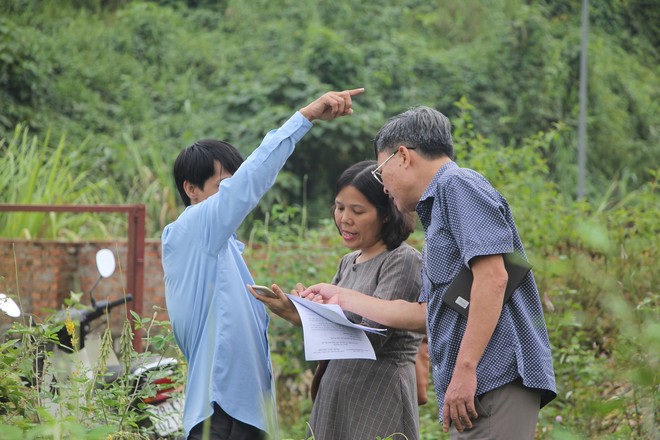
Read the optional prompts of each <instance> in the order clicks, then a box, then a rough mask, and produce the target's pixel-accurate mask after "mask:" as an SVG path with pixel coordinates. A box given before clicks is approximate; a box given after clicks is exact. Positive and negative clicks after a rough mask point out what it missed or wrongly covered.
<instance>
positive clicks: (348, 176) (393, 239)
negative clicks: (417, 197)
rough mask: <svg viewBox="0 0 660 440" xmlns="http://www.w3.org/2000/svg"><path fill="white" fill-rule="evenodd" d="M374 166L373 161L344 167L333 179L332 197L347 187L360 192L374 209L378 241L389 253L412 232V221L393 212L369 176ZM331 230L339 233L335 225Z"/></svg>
mask: <svg viewBox="0 0 660 440" xmlns="http://www.w3.org/2000/svg"><path fill="white" fill-rule="evenodd" d="M376 165H377V163H376V161H375V160H364V161H362V162H358V163H356V164H354V165H351V166H350V167H348V168H347V169H346V170H345V171H344V172H343V173H342V174H341V176H339V179H337V185H336V188H335V197H337V194H339V192H340V191H341V190H342V189H344V188H345V187H347V186H352V187H354V188H355V189H357V190H358V191H360V193H362V195H364V197H365V198H366V199H367V200H368V201H369V203H371V204H372V205H373V206H374V207H375V208H376V211H377V212H378V217H379V218H380V219H382V221H383V226H382V228H381V230H380V238H381V239H382V240H383V242H384V243H385V246H386V247H387V249H388V250H392V249H396V248H398V247H399V246H400V245H401V243H403V242H404V241H405V240H406V239H407V238H408V237H409V236H410V234H411V233H412V232H413V231H414V230H415V221H414V219H413V217H412V215H411V214H408V213H403V212H401V211H399V210H398V209H397V208H396V206H395V205H394V202H392V199H390V197H389V196H388V195H387V194H385V191H383V185H382V184H381V183H380V182H379V181H378V180H376V178H375V177H374V176H373V175H372V174H371V171H373V170H375V169H376ZM333 210H334V203H333ZM333 217H334V216H333ZM335 226H337V230H339V226H338V225H337V224H336V223H335ZM340 232H341V231H340Z"/></svg>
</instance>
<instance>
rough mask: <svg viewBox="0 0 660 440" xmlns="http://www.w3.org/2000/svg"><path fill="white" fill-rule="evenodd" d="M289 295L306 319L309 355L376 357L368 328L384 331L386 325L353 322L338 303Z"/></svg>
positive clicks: (310, 358)
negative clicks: (380, 327) (382, 326)
mask: <svg viewBox="0 0 660 440" xmlns="http://www.w3.org/2000/svg"><path fill="white" fill-rule="evenodd" d="M287 296H288V297H289V298H290V299H291V301H292V302H293V305H294V306H296V309H297V310H298V314H299V315H300V320H301V321H302V325H303V335H304V340H305V359H307V360H308V361H318V360H323V359H374V360H375V359H376V354H375V353H374V349H373V347H372V346H371V342H369V338H367V335H365V334H364V332H365V331H370V332H374V333H380V332H383V331H385V330H386V329H375V328H371V327H366V326H364V325H360V324H355V323H352V322H351V321H349V320H348V318H346V315H344V312H343V311H342V310H341V308H340V307H339V306H338V305H336V304H318V303H315V302H312V301H309V300H307V299H303V298H300V297H297V296H294V295H287Z"/></svg>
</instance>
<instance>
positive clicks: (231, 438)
mask: <svg viewBox="0 0 660 440" xmlns="http://www.w3.org/2000/svg"><path fill="white" fill-rule="evenodd" d="M263 439H266V433H265V432H264V431H262V430H260V429H258V428H255V427H254V426H252V425H248V424H246V423H243V422H241V421H239V420H236V419H235V418H233V417H232V416H230V415H229V414H227V413H226V412H225V411H224V410H223V409H222V408H220V406H219V405H218V404H217V403H215V402H214V403H213V415H211V417H209V418H208V419H206V420H204V421H203V422H201V423H198V424H197V425H195V427H194V428H193V429H191V430H190V434H188V440H263Z"/></svg>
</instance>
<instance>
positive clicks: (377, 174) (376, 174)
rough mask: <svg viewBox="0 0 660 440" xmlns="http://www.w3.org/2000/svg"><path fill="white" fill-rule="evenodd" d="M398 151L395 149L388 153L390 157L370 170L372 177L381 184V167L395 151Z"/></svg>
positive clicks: (394, 154)
mask: <svg viewBox="0 0 660 440" xmlns="http://www.w3.org/2000/svg"><path fill="white" fill-rule="evenodd" d="M398 152H399V150H396V151H395V152H394V153H392V154H390V157H388V158H387V159H385V161H383V163H381V164H380V165H378V166H377V167H376V169H375V170H372V171H371V175H372V176H374V179H376V180H377V181H378V182H379V183H380V184H381V185H383V174H382V173H381V171H380V170H381V168H383V166H385V164H386V163H387V162H389V160H390V159H392V158H393V157H394V156H396V153H398Z"/></svg>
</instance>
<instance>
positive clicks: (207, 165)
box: [172, 139, 243, 206]
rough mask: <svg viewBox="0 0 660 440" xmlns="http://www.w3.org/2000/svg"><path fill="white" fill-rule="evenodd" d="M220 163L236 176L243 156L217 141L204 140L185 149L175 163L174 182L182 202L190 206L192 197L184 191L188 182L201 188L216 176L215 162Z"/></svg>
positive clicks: (234, 148)
mask: <svg viewBox="0 0 660 440" xmlns="http://www.w3.org/2000/svg"><path fill="white" fill-rule="evenodd" d="M216 160H217V161H218V162H220V165H222V169H223V170H227V171H228V172H229V173H231V174H234V173H235V172H236V170H237V169H238V167H240V166H241V164H242V163H243V156H241V153H239V152H238V150H237V149H236V147H234V146H233V145H231V144H229V143H227V142H224V141H218V140H215V139H203V140H201V141H197V142H195V143H194V144H192V145H190V146H189V147H186V148H184V149H183V150H182V151H181V153H179V156H177V158H176V160H175V161H174V168H173V170H172V171H173V174H174V182H175V183H176V189H177V190H178V191H179V195H180V196H181V200H183V204H184V205H186V206H190V197H188V195H187V194H186V191H185V190H184V189H183V182H185V181H186V180H187V181H188V182H190V183H192V184H193V185H195V186H198V187H200V188H203V187H204V183H205V182H206V181H207V180H208V178H209V177H211V176H213V175H214V174H215V161H216Z"/></svg>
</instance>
